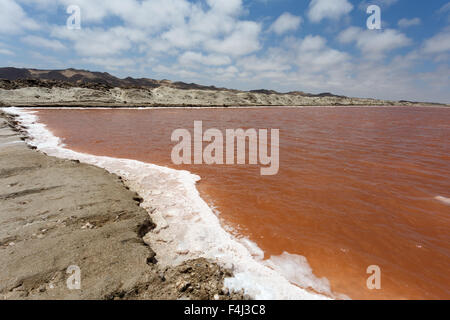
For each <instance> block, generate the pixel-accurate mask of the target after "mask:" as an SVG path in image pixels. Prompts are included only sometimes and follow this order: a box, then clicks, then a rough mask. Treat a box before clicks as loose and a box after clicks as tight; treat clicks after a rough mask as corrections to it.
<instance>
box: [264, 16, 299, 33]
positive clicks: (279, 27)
mask: <svg viewBox="0 0 450 320" xmlns="http://www.w3.org/2000/svg"><path fill="white" fill-rule="evenodd" d="M302 22H303V19H302V18H301V17H298V16H294V15H292V14H290V13H289V12H285V13H283V14H282V15H281V16H280V17H278V19H277V20H276V21H275V22H274V23H273V24H272V25H271V26H270V28H269V31H271V32H275V33H276V34H278V35H282V34H284V33H286V32H288V31H295V30H297V29H298V28H299V27H300V25H301V23H302Z"/></svg>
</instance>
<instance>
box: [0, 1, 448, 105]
mask: <svg viewBox="0 0 450 320" xmlns="http://www.w3.org/2000/svg"><path fill="white" fill-rule="evenodd" d="M70 5H77V6H79V8H80V10H81V20H80V21H81V29H79V30H77V29H75V30H73V29H69V28H67V23H66V22H67V19H68V18H69V16H70V15H69V14H67V12H66V10H67V8H68V7H69V6H70ZM369 5H378V6H379V7H380V9H381V21H382V29H381V30H369V29H368V28H367V25H366V21H367V19H368V17H369V14H367V12H366V10H367V7H368V6H369ZM0 23H1V25H2V28H1V29H0V61H1V63H0V65H1V66H16V67H30V68H44V69H62V68H69V67H73V68H81V69H88V70H92V71H105V72H109V73H111V74H113V75H116V76H119V77H126V76H133V77H149V78H155V79H170V80H180V81H186V82H197V83H201V84H206V85H216V86H223V87H230V88H237V89H245V90H246V89H259V88H265V89H275V90H279V91H283V92H286V91H293V90H299V91H305V92H312V93H320V92H333V93H336V94H343V95H348V96H358V97H375V98H386V99H397V100H400V99H406V100H420V101H436V102H446V103H450V76H449V75H450V65H449V62H450V59H449V58H450V2H449V1H447V0H433V1H423V0H201V1H188V0H145V1H144V0H96V1H92V0H0Z"/></svg>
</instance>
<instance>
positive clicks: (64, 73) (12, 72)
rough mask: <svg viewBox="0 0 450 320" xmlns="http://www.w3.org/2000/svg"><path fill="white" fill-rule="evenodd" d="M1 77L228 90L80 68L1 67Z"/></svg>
mask: <svg viewBox="0 0 450 320" xmlns="http://www.w3.org/2000/svg"><path fill="white" fill-rule="evenodd" d="M0 79H5V80H10V81H17V80H43V81H45V80H49V81H62V82H68V83H71V84H75V85H83V84H99V85H105V86H108V87H120V88H128V87H145V88H158V87H161V86H166V87H172V88H176V89H198V90H227V89H223V88H216V87H215V86H202V85H198V84H195V83H184V82H172V81H169V80H154V79H147V78H141V79H134V78H131V77H128V78H125V79H120V78H117V77H115V76H113V75H111V74H109V73H107V72H92V71H87V70H78V69H72V68H70V69H64V70H39V69H19V68H12V67H7V68H0Z"/></svg>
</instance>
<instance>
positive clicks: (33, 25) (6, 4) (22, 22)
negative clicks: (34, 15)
mask: <svg viewBox="0 0 450 320" xmlns="http://www.w3.org/2000/svg"><path fill="white" fill-rule="evenodd" d="M0 8H1V10H0V21H1V23H2V25H1V28H0V34H2V33H4V34H11V33H20V32H23V31H25V30H37V29H39V24H38V23H37V22H36V21H34V20H33V19H31V18H30V17H28V16H27V14H26V13H25V11H24V10H23V9H22V7H21V6H19V5H18V4H17V3H16V2H15V1H14V0H0Z"/></svg>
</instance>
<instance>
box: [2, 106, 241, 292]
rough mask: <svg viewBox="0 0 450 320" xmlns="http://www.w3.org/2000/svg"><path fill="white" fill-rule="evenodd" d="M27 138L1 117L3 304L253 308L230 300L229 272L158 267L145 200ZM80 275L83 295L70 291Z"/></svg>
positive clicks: (208, 266) (200, 263) (193, 265)
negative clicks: (178, 302) (73, 271)
mask: <svg viewBox="0 0 450 320" xmlns="http://www.w3.org/2000/svg"><path fill="white" fill-rule="evenodd" d="M24 130H26V128H24V127H23V126H22V124H21V123H20V122H18V119H17V117H14V116H11V115H9V114H6V113H3V112H2V111H0V154H1V155H2V157H1V159H0V164H1V166H0V179H1V180H2V186H1V187H0V202H1V211H2V213H4V214H2V215H1V217H0V225H1V226H2V228H1V229H0V258H1V260H2V261H3V262H2V264H3V265H2V270H1V271H0V280H1V281H0V284H1V285H0V300H1V299H6V300H17V299H18V300H22V299H25V300H28V299H31V300H36V299H37V300H47V299H50V300H54V299H57V300H60V299H64V300H77V299H87V300H116V299H119V300H120V299H133V300H139V299H153V300H159V299H164V300H174V299H192V300H197V299H200V300H206V299H210V300H212V299H220V300H228V299H233V300H241V299H247V298H248V297H245V296H244V295H243V294H242V293H231V292H226V291H224V290H223V283H224V280H225V278H227V277H230V276H231V272H230V271H229V270H227V269H224V268H221V267H219V266H218V265H216V264H214V263H213V262H211V261H208V260H207V259H196V260H189V261H185V262H184V263H182V264H180V265H177V266H172V267H163V266H161V265H159V264H158V260H157V259H158V258H159V257H158V256H157V255H156V253H155V252H154V251H153V249H152V244H151V243H145V242H144V240H143V237H144V236H145V234H146V233H148V232H149V231H151V230H152V229H154V228H156V227H157V226H156V225H155V224H154V222H153V221H152V220H151V217H150V216H149V214H148V212H147V211H146V210H144V209H143V208H142V207H141V206H140V204H141V201H142V199H141V198H140V197H139V196H138V195H137V194H136V193H134V192H132V191H130V190H129V188H128V187H127V186H126V185H125V184H124V181H123V180H122V179H121V178H120V177H119V176H117V175H114V174H110V173H108V172H107V171H106V170H104V169H101V168H98V167H95V166H92V165H87V164H82V163H80V162H79V161H76V160H64V159H59V158H55V157H51V156H48V155H46V154H44V153H42V152H40V151H37V150H36V147H33V146H30V145H27V144H26V142H25V141H26V140H28V139H30V137H29V136H28V135H27V133H26V132H24ZM3 211H4V212H3ZM72 265H76V266H79V267H80V270H81V290H69V289H68V288H67V285H66V280H67V278H68V276H69V275H67V274H66V269H67V268H68V267H69V266H72Z"/></svg>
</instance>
